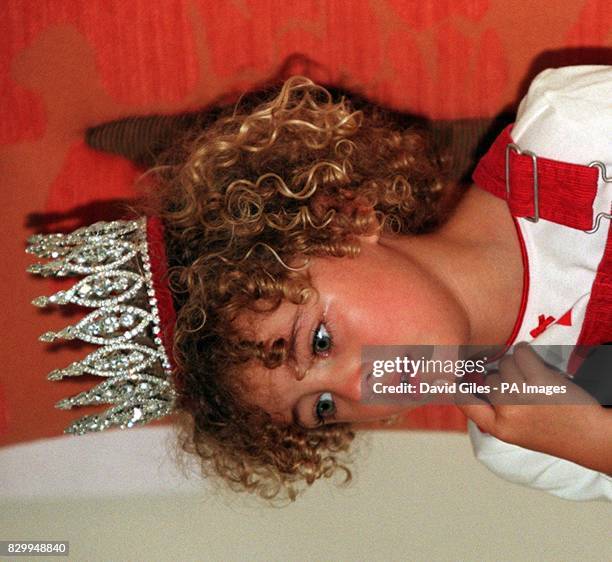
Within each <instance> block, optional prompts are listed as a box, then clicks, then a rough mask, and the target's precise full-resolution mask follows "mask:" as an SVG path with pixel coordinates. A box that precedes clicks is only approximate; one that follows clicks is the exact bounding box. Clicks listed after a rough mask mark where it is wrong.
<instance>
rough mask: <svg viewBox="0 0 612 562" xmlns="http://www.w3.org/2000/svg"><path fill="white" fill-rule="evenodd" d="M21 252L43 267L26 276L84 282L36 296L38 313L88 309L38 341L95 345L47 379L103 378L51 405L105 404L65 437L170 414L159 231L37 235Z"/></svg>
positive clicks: (166, 300) (101, 229) (103, 225)
mask: <svg viewBox="0 0 612 562" xmlns="http://www.w3.org/2000/svg"><path fill="white" fill-rule="evenodd" d="M28 242H29V244H30V245H29V246H28V248H27V250H26V251H27V252H28V253H31V254H35V255H36V256H38V257H39V258H50V259H51V260H52V261H49V262H46V263H35V264H33V265H31V266H30V267H29V268H28V271H29V272H30V273H34V274H37V275H42V276H44V277H66V276H83V278H82V279H81V280H80V281H78V282H77V283H76V284H75V285H74V286H72V288H70V289H68V290H62V291H59V292H57V293H55V294H53V295H51V296H49V297H38V298H36V299H34V300H33V301H32V304H34V305H36V306H39V307H46V306H49V305H65V304H73V305H79V306H83V307H87V308H92V309H94V310H93V311H92V312H90V313H89V314H87V315H86V316H85V317H84V318H83V319H82V320H80V321H79V322H77V323H76V324H74V325H70V326H67V327H66V328H64V329H63V330H60V331H58V332H46V333H45V334H43V335H42V336H40V338H39V339H40V340H41V341H44V342H53V341H55V340H57V339H64V340H73V339H78V340H82V341H84V342H88V343H93V344H98V345H100V346H101V347H100V348H98V349H96V350H95V351H93V352H92V353H90V354H89V355H87V357H85V359H82V360H81V361H76V362H74V363H72V364H70V365H68V366H67V367H65V368H63V369H56V370H54V371H52V372H51V373H49V375H48V378H49V380H53V381H57V380H61V379H63V378H64V377H75V376H80V375H95V376H98V377H103V378H104V379H105V380H104V381H103V382H101V383H99V384H97V385H96V386H94V387H93V388H92V389H91V390H88V391H86V392H81V393H80V394H77V395H75V396H71V397H69V398H66V399H64V400H60V401H59V402H58V403H57V404H56V405H55V406H56V407H57V408H61V409H71V408H74V407H79V406H89V405H99V404H106V405H110V407H109V408H108V409H107V410H106V411H104V412H103V413H102V414H96V415H89V416H84V417H82V418H80V419H77V420H76V421H74V422H73V423H72V424H70V425H69V426H68V427H67V428H66V429H65V433H72V434H77V435H82V434H84V433H89V432H93V431H104V430H106V429H109V428H111V427H118V428H121V429H125V428H130V427H133V426H134V425H139V424H145V423H149V422H150V421H153V420H155V419H158V418H161V417H163V416H166V415H168V414H169V413H170V412H172V411H173V409H174V405H175V400H176V391H175V388H174V385H173V382H172V378H171V373H172V363H171V357H172V356H171V347H170V345H169V344H168V342H170V341H172V340H171V336H172V328H173V325H174V321H175V313H174V308H173V306H172V296H171V294H170V291H169V289H168V286H167V284H166V282H165V272H166V254H165V245H164V242H163V225H162V223H161V221H160V220H159V219H158V218H157V217H149V218H145V217H141V218H139V219H136V220H124V221H112V222H97V223H95V224H92V225H90V226H87V227H83V228H79V229H78V230H75V231H74V232H72V233H70V234H37V235H34V236H32V237H31V238H30V239H29V240H28Z"/></svg>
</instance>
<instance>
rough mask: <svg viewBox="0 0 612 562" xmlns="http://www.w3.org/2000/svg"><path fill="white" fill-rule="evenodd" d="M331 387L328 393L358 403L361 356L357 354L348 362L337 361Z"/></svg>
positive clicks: (360, 385)
mask: <svg viewBox="0 0 612 562" xmlns="http://www.w3.org/2000/svg"><path fill="white" fill-rule="evenodd" d="M332 376H333V380H332V381H330V382H331V384H332V385H333V387H332V388H330V389H329V390H330V391H334V392H335V393H336V394H337V395H339V396H343V397H344V398H346V399H348V400H353V401H355V402H358V401H360V400H361V396H362V384H361V381H362V367H361V356H360V354H358V355H357V356H356V357H353V358H351V359H348V360H342V361H339V362H338V364H337V366H336V368H335V369H334V372H333V374H332Z"/></svg>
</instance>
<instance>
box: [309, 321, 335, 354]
mask: <svg viewBox="0 0 612 562" xmlns="http://www.w3.org/2000/svg"><path fill="white" fill-rule="evenodd" d="M331 347H332V337H331V334H330V333H329V332H328V331H327V328H326V327H325V324H323V322H321V323H320V324H319V325H318V326H317V329H316V330H315V331H314V333H313V335H312V354H313V355H325V354H327V353H329V351H330V349H331Z"/></svg>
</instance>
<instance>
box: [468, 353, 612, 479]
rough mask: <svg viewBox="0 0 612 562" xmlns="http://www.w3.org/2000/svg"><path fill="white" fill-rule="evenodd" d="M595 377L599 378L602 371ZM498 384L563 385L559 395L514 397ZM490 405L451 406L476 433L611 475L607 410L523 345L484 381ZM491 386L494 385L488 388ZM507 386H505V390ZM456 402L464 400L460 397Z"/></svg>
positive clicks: (611, 430)
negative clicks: (518, 400) (563, 389)
mask: <svg viewBox="0 0 612 562" xmlns="http://www.w3.org/2000/svg"><path fill="white" fill-rule="evenodd" d="M601 376H605V373H602V374H601ZM502 383H510V384H511V383H516V384H518V387H519V388H521V389H522V387H523V383H526V384H529V385H538V386H549V385H553V386H559V385H560V384H563V385H564V386H565V387H566V389H567V390H566V393H565V394H554V395H551V396H545V395H543V394H533V395H530V394H521V395H520V397H521V400H520V401H521V402H522V404H516V403H512V402H516V401H517V395H516V394H515V395H514V396H513V394H511V393H508V392H507V391H506V392H504V393H502V392H501V384H502ZM485 384H486V385H488V386H489V387H491V392H490V393H488V394H487V395H486V396H487V398H488V400H489V402H490V404H486V402H484V401H482V404H478V405H474V403H473V397H472V396H470V404H466V403H458V404H457V406H458V407H459V408H460V409H461V410H462V411H463V413H464V414H465V415H466V416H467V417H468V418H470V419H471V420H472V421H473V422H474V423H476V425H478V427H479V428H480V430H481V431H483V432H486V433H489V434H491V435H492V436H494V437H497V438H498V439H501V440H502V441H506V442H508V443H512V444H515V445H519V446H521V447H525V448H527V449H532V450H534V451H540V452H542V453H547V454H550V455H554V456H556V457H560V458H563V459H567V460H570V461H572V462H575V463H578V464H581V465H583V466H585V467H587V468H592V469H594V470H599V471H601V472H604V473H612V411H609V410H606V409H605V408H602V407H601V405H600V404H599V403H598V402H597V401H596V400H595V399H594V398H592V397H591V396H590V395H589V394H588V393H587V392H585V391H584V390H582V389H581V388H580V387H579V386H577V385H575V384H574V383H572V382H571V381H570V380H569V379H565V378H562V377H561V375H560V374H559V372H557V371H553V370H552V369H550V368H548V367H547V366H546V365H545V364H544V362H543V361H542V360H541V359H540V358H539V356H538V355H537V354H536V353H535V352H534V351H533V350H532V349H531V348H530V347H529V346H528V345H527V344H519V345H517V346H516V347H515V350H514V354H513V355H508V356H506V357H504V358H503V359H502V360H501V361H500V363H499V372H497V373H495V374H492V375H489V376H487V377H486V382H485ZM493 387H497V390H494V389H493ZM506 388H508V387H506ZM458 401H459V402H465V398H464V399H463V400H461V397H460V396H458Z"/></svg>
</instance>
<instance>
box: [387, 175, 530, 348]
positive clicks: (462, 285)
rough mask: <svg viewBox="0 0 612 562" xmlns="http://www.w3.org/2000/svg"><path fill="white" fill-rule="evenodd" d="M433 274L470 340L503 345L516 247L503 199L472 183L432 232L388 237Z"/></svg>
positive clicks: (516, 301) (517, 270)
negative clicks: (460, 313) (458, 308)
mask: <svg viewBox="0 0 612 562" xmlns="http://www.w3.org/2000/svg"><path fill="white" fill-rule="evenodd" d="M385 244H387V245H391V246H393V247H395V249H396V250H397V251H398V252H405V253H406V254H407V255H408V256H410V258H411V259H413V260H415V261H417V262H419V263H420V264H421V265H422V266H423V267H425V268H427V270H428V271H430V272H431V273H432V274H434V275H436V276H437V277H438V279H439V281H440V282H441V283H443V284H444V285H445V286H446V287H447V288H448V289H449V291H450V292H451V293H452V294H453V295H454V296H455V298H456V300H457V302H459V303H460V304H461V305H462V308H463V309H464V310H465V314H466V316H467V320H468V322H469V325H470V338H469V340H470V341H468V342H462V343H466V344H469V345H478V346H481V345H483V346H489V345H503V344H505V343H506V342H507V340H508V339H509V337H510V335H511V333H512V331H513V328H514V324H515V322H516V319H517V317H518V314H519V310H520V303H521V296H522V286H523V261H522V257H521V247H520V242H519V239H518V236H517V232H516V228H515V226H514V224H513V219H512V217H511V215H510V212H509V210H508V207H507V205H506V202H505V201H503V200H502V199H499V198H497V197H495V196H494V195H491V194H490V193H488V192H486V191H483V190H481V189H479V188H477V187H475V186H474V187H471V188H470V189H468V191H467V192H466V194H465V195H464V196H463V198H462V199H461V201H460V202H459V204H458V205H457V207H456V209H455V211H454V212H453V214H452V216H451V217H450V219H449V220H448V221H447V222H446V223H445V224H444V225H443V226H442V227H441V228H440V229H439V230H437V231H436V232H434V233H431V234H425V235H419V236H401V237H397V238H392V239H387V240H386V241H385Z"/></svg>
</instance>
